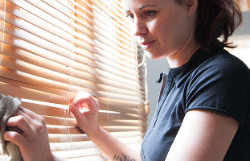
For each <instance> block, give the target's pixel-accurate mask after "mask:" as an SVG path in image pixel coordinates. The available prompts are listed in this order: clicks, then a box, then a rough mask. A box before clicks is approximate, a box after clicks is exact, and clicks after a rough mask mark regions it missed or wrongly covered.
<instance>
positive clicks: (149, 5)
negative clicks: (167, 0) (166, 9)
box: [125, 4, 159, 12]
mask: <svg viewBox="0 0 250 161" xmlns="http://www.w3.org/2000/svg"><path fill="white" fill-rule="evenodd" d="M157 6H159V5H154V4H146V5H143V6H140V7H139V8H138V9H139V10H142V9H144V8H147V7H157ZM125 12H129V10H125Z"/></svg>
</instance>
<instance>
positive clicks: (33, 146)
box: [4, 108, 54, 161]
mask: <svg viewBox="0 0 250 161" xmlns="http://www.w3.org/2000/svg"><path fill="white" fill-rule="evenodd" d="M6 126H7V128H8V127H17V128H18V129H20V130H18V131H6V132H5V133H4V139H5V140H6V141H11V142H13V143H15V144H16V145H17V146H18V147H19V149H20V152H21V155H22V158H23V161H34V160H35V161H54V157H53V155H52V152H51V150H50V145H49V138H48V132H47V128H46V124H45V121H44V118H43V117H42V116H40V115H37V114H36V113H34V112H32V111H30V110H27V109H24V108H20V110H18V111H17V112H16V114H15V115H14V116H13V117H10V118H9V119H8V121H7V122H6Z"/></svg>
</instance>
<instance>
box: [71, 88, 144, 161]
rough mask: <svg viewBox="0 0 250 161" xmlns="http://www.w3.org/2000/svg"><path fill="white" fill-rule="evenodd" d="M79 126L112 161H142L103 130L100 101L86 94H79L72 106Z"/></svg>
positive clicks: (135, 153)
mask: <svg viewBox="0 0 250 161" xmlns="http://www.w3.org/2000/svg"><path fill="white" fill-rule="evenodd" d="M70 111H71V112H72V113H73V114H74V116H75V118H76V121H77V124H78V126H79V128H80V129H82V130H83V131H84V132H85V133H86V134H87V135H88V137H89V138H90V139H91V140H92V141H93V142H94V143H95V144H96V145H97V146H98V148H99V149H100V150H101V151H102V152H103V153H104V155H105V156H106V157H108V158H109V159H110V160H112V161H116V160H119V161H123V160H124V161H125V160H126V161H140V160H141V159H140V155H139V153H137V152H135V151H133V150H131V149H130V148H128V147H127V146H126V145H124V144H123V143H121V142H120V141H119V140H118V139H116V138H115V137H113V136H112V135H110V134H109V133H108V132H106V131H105V130H104V129H102V128H101V127H100V126H99V124H98V122H97V119H98V111H99V104H98V101H97V100H96V99H95V98H94V97H92V96H91V95H89V94H88V93H86V92H79V93H78V94H77V96H76V97H75V99H74V100H73V102H72V103H71V104H70Z"/></svg>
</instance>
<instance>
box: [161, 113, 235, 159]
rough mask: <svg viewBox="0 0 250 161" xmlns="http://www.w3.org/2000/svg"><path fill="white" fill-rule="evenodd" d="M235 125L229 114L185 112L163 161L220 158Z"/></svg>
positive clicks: (229, 142) (227, 146) (233, 132)
mask: <svg viewBox="0 0 250 161" xmlns="http://www.w3.org/2000/svg"><path fill="white" fill-rule="evenodd" d="M238 126H239V125H238V122H237V121H236V120H235V119H233V118H231V117H226V116H222V115H218V114H215V113H211V112H206V111H198V110H193V111H189V112H188V113H187V114H186V116H185V118H184V121H183V124H182V126H181V128H180V130H179V132H178V134H177V136H176V139H175V141H174V143H173V145H172V147H171V149H170V151H169V153H168V155H167V158H166V161H183V160H185V161H200V160H202V161H222V160H223V158H224V156H225V154H226V152H227V150H228V148H229V146H230V144H231V142H232V140H233V137H234V136H235V133H236V131H237V129H238Z"/></svg>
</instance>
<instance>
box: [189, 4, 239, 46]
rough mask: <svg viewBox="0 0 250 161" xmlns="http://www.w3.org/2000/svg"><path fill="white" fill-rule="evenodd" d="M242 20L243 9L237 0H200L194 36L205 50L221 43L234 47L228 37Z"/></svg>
mask: <svg viewBox="0 0 250 161" xmlns="http://www.w3.org/2000/svg"><path fill="white" fill-rule="evenodd" d="M241 22H242V15H241V11H240V8H239V6H238V5H237V3H236V2H235V0H198V8H197V20H196V28H195V33H194V36H195V39H196V41H197V42H198V43H199V44H200V45H201V48H203V49H205V50H213V49H215V48H217V47H218V46H219V45H220V44H221V43H222V45H223V46H224V47H229V48H234V47H235V46H233V45H232V43H229V42H228V37H229V36H231V35H232V34H233V32H234V30H235V29H236V28H237V27H238V26H239V25H240V24H241ZM219 37H220V38H222V40H221V43H219V42H218V38H219Z"/></svg>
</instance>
